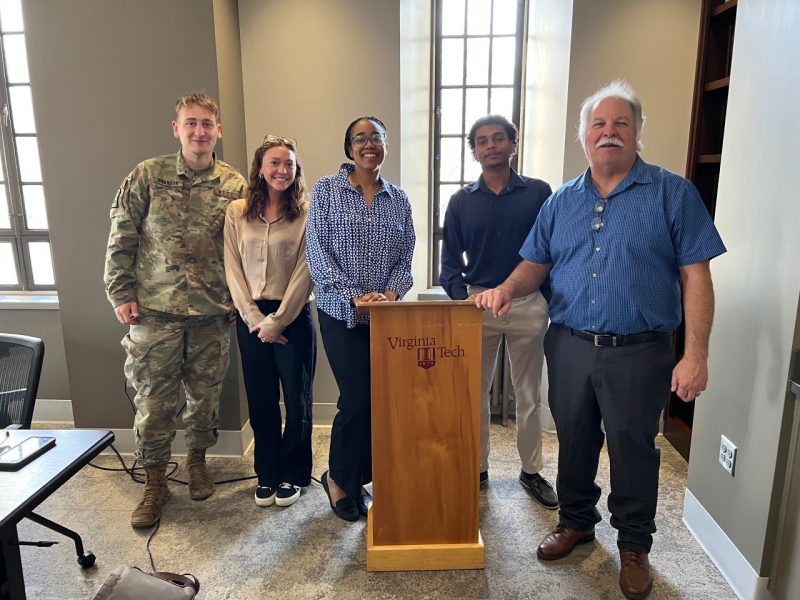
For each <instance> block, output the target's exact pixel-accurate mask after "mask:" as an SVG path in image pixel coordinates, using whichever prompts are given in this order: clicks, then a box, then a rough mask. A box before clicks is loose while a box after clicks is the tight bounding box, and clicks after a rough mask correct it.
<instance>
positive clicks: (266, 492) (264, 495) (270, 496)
mask: <svg viewBox="0 0 800 600" xmlns="http://www.w3.org/2000/svg"><path fill="white" fill-rule="evenodd" d="M275 495H276V490H275V488H274V487H269V486H266V487H265V486H260V485H259V486H258V487H257V488H256V494H255V498H256V504H258V505H259V506H272V505H273V504H275Z"/></svg>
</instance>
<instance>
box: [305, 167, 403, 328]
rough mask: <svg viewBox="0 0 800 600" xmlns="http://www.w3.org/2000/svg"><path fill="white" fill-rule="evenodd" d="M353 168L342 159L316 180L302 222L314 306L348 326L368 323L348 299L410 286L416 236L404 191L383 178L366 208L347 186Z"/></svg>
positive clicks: (354, 191) (399, 291)
mask: <svg viewBox="0 0 800 600" xmlns="http://www.w3.org/2000/svg"><path fill="white" fill-rule="evenodd" d="M353 169H354V166H353V165H351V164H349V163H345V164H343V165H342V167H341V169H340V170H339V172H338V173H336V174H335V175H327V176H325V177H323V178H322V179H320V180H319V181H318V182H317V184H316V185H315V186H314V189H313V190H312V191H311V207H310V208H309V211H308V221H307V223H306V245H307V255H308V268H309V270H310V272H311V279H312V280H313V282H314V285H315V288H316V300H317V308H318V309H319V310H321V311H323V312H325V313H326V314H328V315H330V316H331V317H333V318H334V319H339V320H340V321H345V322H346V323H347V326H348V327H350V328H353V327H355V326H356V325H357V324H359V323H368V322H369V316H367V315H360V314H358V313H357V312H356V309H355V308H354V307H353V306H352V305H351V304H350V300H351V299H352V298H354V297H356V296H363V295H364V294H366V293H368V292H381V293H383V292H385V291H388V290H393V291H395V292H397V293H398V294H400V296H401V297H402V296H403V295H404V294H405V293H406V292H407V291H408V290H409V289H411V285H412V283H413V280H412V278H411V257H412V256H413V254H414V241H415V236H414V224H413V223H412V220H411V204H410V203H409V201H408V196H406V193H405V192H404V191H403V190H401V189H400V188H399V187H397V186H395V185H392V184H391V183H389V182H388V181H386V180H385V179H383V178H381V180H380V181H381V187H380V189H379V190H378V193H377V194H376V195H375V198H374V199H373V201H372V206H371V207H369V206H367V203H366V202H364V197H363V196H362V195H361V194H360V193H359V192H357V191H356V190H355V189H353V186H352V185H350V181H349V179H348V175H349V174H350V173H351V172H352V171H353Z"/></svg>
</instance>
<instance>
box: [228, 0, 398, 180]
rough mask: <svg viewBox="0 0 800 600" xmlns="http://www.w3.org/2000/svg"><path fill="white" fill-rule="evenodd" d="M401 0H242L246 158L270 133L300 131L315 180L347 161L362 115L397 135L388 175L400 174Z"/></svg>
mask: <svg viewBox="0 0 800 600" xmlns="http://www.w3.org/2000/svg"><path fill="white" fill-rule="evenodd" d="M399 6H400V2H399V0H384V1H381V2H374V1H373V0H339V1H337V2H330V1H328V0H305V1H304V2H290V1H288V0H281V1H274V2H263V1H262V0H240V2H239V23H240V31H241V39H242V65H243V73H244V104H245V116H246V123H247V148H248V156H250V157H252V154H253V151H254V150H255V149H256V148H257V147H258V146H259V145H260V144H261V141H262V140H263V138H264V135H265V134H267V133H272V134H275V135H286V136H291V137H294V138H296V139H297V142H298V146H299V147H298V152H299V154H300V159H301V161H302V164H303V170H304V172H305V176H306V180H307V183H308V184H309V187H310V186H313V184H314V183H315V182H316V181H317V179H319V178H320V177H322V176H323V175H327V174H329V173H333V172H335V171H337V170H338V168H339V165H340V164H341V163H343V162H347V158H346V157H345V155H344V150H343V149H342V142H343V140H344V130H345V128H346V127H347V125H348V124H349V123H350V121H351V120H352V119H353V118H355V117H357V116H360V115H364V114H371V115H375V116H377V117H378V118H379V119H381V120H382V121H383V122H384V123H385V124H386V127H387V129H388V133H389V151H388V157H387V160H386V164H385V165H384V167H383V172H382V174H383V176H384V177H386V178H387V179H389V180H391V181H393V182H395V183H399V181H400V143H399V142H400V58H399V57H400V33H399V14H400V12H399V10H400V9H399Z"/></svg>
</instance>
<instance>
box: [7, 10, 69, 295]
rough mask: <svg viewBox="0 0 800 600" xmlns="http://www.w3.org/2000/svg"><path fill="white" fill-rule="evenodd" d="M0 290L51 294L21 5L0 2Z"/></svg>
mask: <svg viewBox="0 0 800 600" xmlns="http://www.w3.org/2000/svg"><path fill="white" fill-rule="evenodd" d="M0 42H2V43H0V158H1V159H2V160H0V290H3V289H4V290H48V289H55V278H54V276H53V261H52V258H51V254H50V235H49V234H48V231H47V213H46V211H45V204H44V186H43V185H42V170H41V166H40V164H39V145H38V142H37V138H36V123H35V120H34V117H33V101H32V98H31V84H30V77H29V76H28V57H27V53H26V50H25V28H24V26H23V22H22V1H21V0H0Z"/></svg>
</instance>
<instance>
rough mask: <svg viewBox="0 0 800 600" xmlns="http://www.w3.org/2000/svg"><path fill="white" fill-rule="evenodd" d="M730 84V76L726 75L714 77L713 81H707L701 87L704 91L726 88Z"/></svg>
mask: <svg viewBox="0 0 800 600" xmlns="http://www.w3.org/2000/svg"><path fill="white" fill-rule="evenodd" d="M730 84H731V78H730V76H728V77H723V78H722V79H715V80H714V81H709V82H708V83H706V84H705V86H703V89H704V90H705V91H706V92H713V91H714V90H721V89H726V88H728V87H729V86H730Z"/></svg>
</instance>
